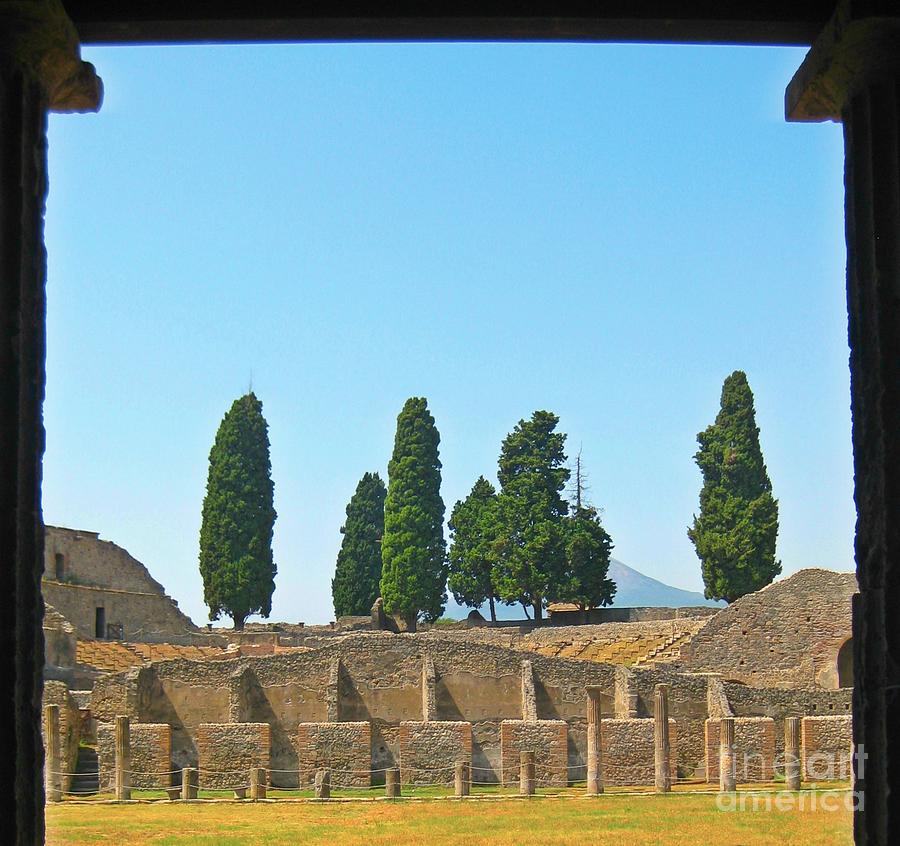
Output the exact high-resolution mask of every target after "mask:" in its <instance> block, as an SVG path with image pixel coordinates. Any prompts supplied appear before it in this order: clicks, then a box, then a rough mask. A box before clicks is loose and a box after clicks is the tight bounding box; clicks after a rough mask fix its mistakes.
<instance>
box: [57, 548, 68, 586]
mask: <svg viewBox="0 0 900 846" xmlns="http://www.w3.org/2000/svg"><path fill="white" fill-rule="evenodd" d="M65 577H66V556H65V555H63V554H62V553H61V552H57V553H56V581H58V582H59V581H62V580H63V579H64V578H65Z"/></svg>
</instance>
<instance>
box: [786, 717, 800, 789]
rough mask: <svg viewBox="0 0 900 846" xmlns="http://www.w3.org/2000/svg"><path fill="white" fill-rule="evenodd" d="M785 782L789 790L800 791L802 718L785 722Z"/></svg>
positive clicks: (789, 718) (788, 718)
mask: <svg viewBox="0 0 900 846" xmlns="http://www.w3.org/2000/svg"><path fill="white" fill-rule="evenodd" d="M784 781H785V786H786V787H787V789H788V790H799V789H800V718H799V717H786V718H785V721H784Z"/></svg>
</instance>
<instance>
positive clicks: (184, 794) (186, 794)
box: [181, 767, 252, 801]
mask: <svg viewBox="0 0 900 846" xmlns="http://www.w3.org/2000/svg"><path fill="white" fill-rule="evenodd" d="M199 783H200V780H199V773H198V772H197V769H196V768H195V767H184V768H183V769H182V770H181V798H182V799H183V800H185V801H187V800H188V799H196V798H197V794H198V785H199ZM251 788H252V782H251Z"/></svg>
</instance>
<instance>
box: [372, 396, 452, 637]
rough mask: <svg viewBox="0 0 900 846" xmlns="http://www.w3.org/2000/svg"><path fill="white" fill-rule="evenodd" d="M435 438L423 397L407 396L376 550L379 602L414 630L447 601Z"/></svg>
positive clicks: (438, 612) (399, 420)
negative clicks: (377, 550)
mask: <svg viewBox="0 0 900 846" xmlns="http://www.w3.org/2000/svg"><path fill="white" fill-rule="evenodd" d="M440 440H441V439H440V435H439V434H438V430H437V427H436V426H435V424H434V418H433V417H432V416H431V413H430V412H429V411H428V403H427V401H426V400H425V399H424V397H411V398H410V399H408V400H407V401H406V404H405V405H404V406H403V410H402V411H401V412H400V414H399V416H398V417H397V434H396V436H395V438H394V452H393V455H392V456H391V460H390V462H389V464H388V490H387V498H386V499H385V503H384V538H383V541H382V545H381V561H382V570H381V597H382V599H383V600H384V608H385V611H387V612H388V613H389V614H395V615H398V616H400V617H401V618H402V619H403V620H404V622H405V623H406V626H407V628H408V629H409V630H411V631H414V630H415V627H416V621H417V620H418V618H419V617H420V616H421V617H422V618H423V619H425V620H429V621H431V620H436V619H437V618H438V617H440V616H441V614H442V613H443V611H444V604H445V603H446V601H447V593H446V590H445V587H446V584H447V548H446V545H445V543H444V501H443V500H442V499H441V462H440V459H439V457H438V445H439V444H440Z"/></svg>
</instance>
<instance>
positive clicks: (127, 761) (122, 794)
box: [115, 714, 131, 801]
mask: <svg viewBox="0 0 900 846" xmlns="http://www.w3.org/2000/svg"><path fill="white" fill-rule="evenodd" d="M130 770H131V721H130V720H129V719H128V717H126V716H123V715H122V714H119V715H118V716H117V717H116V760H115V778H116V799H118V800H119V801H123V800H125V799H130V798H131V789H130V786H129V785H130V784H131V773H130Z"/></svg>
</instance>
